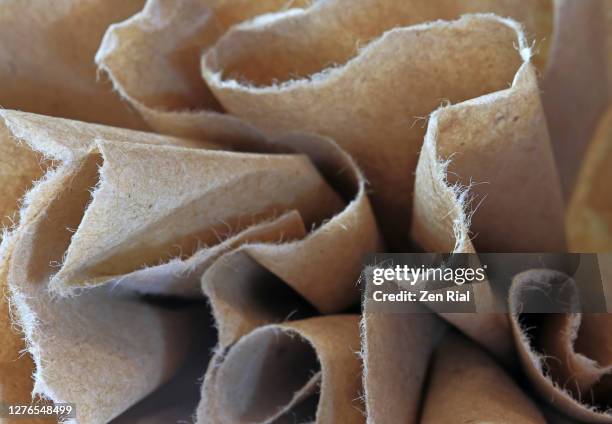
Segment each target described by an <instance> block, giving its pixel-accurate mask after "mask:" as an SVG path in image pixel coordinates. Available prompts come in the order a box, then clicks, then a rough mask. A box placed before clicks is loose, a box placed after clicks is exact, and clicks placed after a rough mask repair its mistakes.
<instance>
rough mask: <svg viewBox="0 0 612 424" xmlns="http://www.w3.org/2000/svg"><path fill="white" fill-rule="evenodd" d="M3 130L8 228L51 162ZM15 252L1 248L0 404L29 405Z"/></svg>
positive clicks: (2, 186)
mask: <svg viewBox="0 0 612 424" xmlns="http://www.w3.org/2000/svg"><path fill="white" fill-rule="evenodd" d="M0 131H1V135H0V226H1V227H2V228H3V230H4V229H6V230H8V229H10V228H12V227H13V226H15V225H16V224H17V222H18V210H19V201H20V199H21V198H22V197H23V195H24V194H25V192H26V191H27V190H28V189H29V188H30V187H31V185H32V181H33V180H37V179H39V178H40V177H41V176H42V175H43V174H44V173H45V169H46V168H47V167H48V163H46V162H44V161H43V160H42V157H41V156H40V155H38V154H36V153H35V152H33V151H32V150H30V149H29V148H28V147H27V146H26V145H25V144H17V143H15V142H14V140H12V139H11V138H10V137H9V136H8V134H7V130H6V129H5V128H4V127H2V129H1V130H0ZM3 236H4V234H3ZM0 240H1V239H0ZM11 251H12V243H11V244H10V246H9V243H7V245H6V246H5V247H3V248H2V249H1V250H0V403H12V404H27V403H29V402H30V400H31V399H32V388H33V387H32V386H33V380H32V373H33V369H34V364H33V362H32V359H31V358H30V356H29V355H27V354H22V352H23V350H24V349H25V345H24V343H23V340H22V337H23V336H22V334H21V333H20V332H19V329H18V328H17V327H16V325H15V324H14V323H13V321H12V316H11V313H10V309H9V299H8V297H9V292H8V287H7V275H6V274H7V272H8V258H9V257H10V253H11ZM18 421H21V420H9V419H3V421H2V422H3V423H4V422H6V424H13V423H14V422H18ZM32 422H33V423H38V422H48V420H40V421H35V420H32Z"/></svg>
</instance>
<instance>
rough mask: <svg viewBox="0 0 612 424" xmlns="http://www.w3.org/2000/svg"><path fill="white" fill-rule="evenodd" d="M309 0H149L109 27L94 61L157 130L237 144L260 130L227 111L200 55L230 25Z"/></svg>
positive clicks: (122, 95) (122, 96) (293, 6)
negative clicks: (209, 83) (212, 88)
mask: <svg viewBox="0 0 612 424" xmlns="http://www.w3.org/2000/svg"><path fill="white" fill-rule="evenodd" d="M308 3H309V2H308V1H307V0H305V1H300V0H298V1H293V0H292V1H289V2H288V1H287V0H258V1H249V0H230V1H224V0H184V1H180V2H176V1H171V0H149V1H147V2H146V4H145V6H144V8H143V9H142V11H139V13H137V14H135V15H134V16H131V17H130V18H129V19H126V20H125V21H123V22H120V23H117V24H115V25H112V26H111V27H109V28H108V31H107V32H106V34H105V36H104V39H103V41H102V44H101V45H100V48H99V50H98V52H97V54H96V63H97V65H98V67H99V69H101V70H102V71H104V72H105V73H106V74H108V76H109V77H110V79H111V80H112V82H113V85H114V88H115V89H116V90H117V91H118V92H119V94H120V96H121V98H123V99H125V100H126V101H127V102H129V104H131V105H132V106H134V108H135V109H136V110H137V111H138V113H140V115H141V116H142V117H143V118H144V120H145V121H146V122H147V124H148V125H149V126H150V127H151V128H152V129H154V130H155V131H158V132H161V133H166V134H173V135H180V136H187V137H197V138H204V139H209V140H215V141H226V142H231V141H235V140H236V139H237V138H239V137H241V136H243V135H245V134H251V133H255V132H256V130H255V129H254V128H252V127H251V126H249V125H247V124H246V123H243V122H240V121H239V120H238V119H236V118H235V117H234V116H231V115H227V114H224V113H223V111H222V108H221V106H220V104H219V102H218V101H217V99H215V97H214V96H213V95H212V93H211V92H210V90H209V88H208V86H207V85H206V83H205V82H204V80H203V79H202V77H201V75H200V65H199V57H200V54H201V52H202V51H203V50H205V49H207V48H209V47H210V46H211V45H212V44H213V43H214V42H215V41H216V40H217V39H218V38H219V37H220V36H221V35H222V34H223V33H224V32H225V31H226V30H227V29H228V28H229V27H230V26H231V25H233V24H236V23H238V22H241V21H243V20H246V19H249V18H252V17H254V16H256V15H259V14H263V13H266V12H272V11H276V10H279V9H284V8H288V7H292V8H295V7H300V5H305V4H308Z"/></svg>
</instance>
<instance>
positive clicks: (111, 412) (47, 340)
mask: <svg viewBox="0 0 612 424" xmlns="http://www.w3.org/2000/svg"><path fill="white" fill-rule="evenodd" d="M1 115H2V118H3V121H2V129H1V132H0V134H1V137H0V146H2V150H3V152H5V153H7V154H10V156H9V155H7V156H3V158H6V159H7V160H5V161H2V163H1V164H0V165H1V166H0V170H1V172H0V178H2V187H3V190H4V192H5V193H6V196H4V197H3V202H2V213H3V214H7V215H11V216H14V215H15V214H14V213H13V212H14V211H15V210H16V209H17V204H16V203H17V202H16V199H17V198H18V197H20V196H22V195H23V193H24V192H25V191H26V190H27V189H29V185H31V184H32V181H33V180H36V179H39V178H40V176H41V175H43V174H44V173H45V171H49V172H48V173H47V175H46V176H45V178H44V180H43V181H42V182H41V183H40V184H38V185H36V188H35V189H34V190H33V191H31V192H30V193H29V194H28V195H27V197H26V198H25V201H24V206H23V208H22V210H21V216H20V218H19V220H17V218H15V219H14V220H15V222H17V221H18V223H19V227H17V229H16V230H14V232H13V233H12V234H11V235H10V236H7V237H6V238H5V239H4V240H3V243H2V255H1V256H2V266H1V269H2V271H1V276H0V277H1V281H0V285H1V286H2V287H3V292H4V291H5V289H4V288H5V287H7V280H8V287H9V288H10V292H11V293H10V294H11V300H12V305H13V318H15V319H17V321H18V322H9V321H8V320H7V319H2V330H1V334H2V346H3V349H2V362H3V367H2V369H3V371H2V372H3V374H2V387H1V390H0V391H1V392H2V398H3V400H6V401H11V402H20V403H28V401H29V398H30V393H31V392H32V383H33V381H32V373H33V371H32V365H31V357H30V355H27V354H25V355H24V354H22V352H20V350H22V349H23V347H22V346H21V337H23V336H22V335H20V334H19V335H18V334H16V333H15V332H14V331H16V330H17V328H19V327H18V325H17V324H21V327H22V328H23V330H24V332H25V336H26V340H27V341H28V352H29V353H30V354H31V355H32V356H33V358H34V360H35V362H36V363H37V366H36V369H35V374H34V383H35V386H34V391H35V393H37V394H41V395H43V396H44V397H47V398H51V399H52V400H56V401H69V402H79V404H80V405H81V406H82V408H80V412H79V418H80V419H81V420H82V421H83V422H92V421H94V422H96V421H106V420H108V419H110V418H112V417H113V416H115V415H116V414H118V413H120V412H121V411H122V410H124V409H125V408H127V407H129V406H130V405H131V403H133V402H136V401H137V400H138V399H139V398H141V397H143V396H144V395H146V394H147V393H148V392H149V391H151V390H153V389H154V388H155V387H156V386H157V385H158V384H160V383H161V382H163V381H164V380H165V379H166V378H167V377H168V376H169V375H170V374H171V373H172V371H173V369H174V368H175V367H176V366H177V364H178V363H179V361H180V358H181V357H182V355H183V351H184V350H185V349H187V347H188V345H187V344H185V343H186V342H188V341H186V340H183V341H180V336H181V334H183V333H184V330H183V328H185V327H187V326H188V325H187V324H186V322H187V321H188V320H189V317H188V316H186V315H185V316H181V315H182V314H177V313H170V312H164V311H161V310H158V309H157V308H154V307H150V306H146V305H144V304H139V303H136V302H134V301H131V300H128V299H123V300H122V299H113V298H111V297H110V296H109V295H108V294H107V293H105V292H103V291H101V292H100V293H94V294H92V293H88V294H85V295H83V296H78V297H77V298H75V299H68V300H58V299H55V298H52V297H51V296H50V295H49V293H48V291H47V281H48V279H49V276H50V274H51V273H52V272H55V271H56V269H55V268H54V266H53V265H54V264H57V263H59V261H60V260H61V258H62V254H63V252H64V251H65V248H66V246H67V245H68V240H69V238H70V233H69V232H68V230H67V229H66V227H74V225H75V221H76V223H78V220H79V219H80V216H81V214H82V207H83V206H84V205H85V204H86V203H87V201H88V199H89V197H90V194H89V190H90V189H91V188H92V187H91V185H89V183H90V182H91V181H92V180H94V181H95V176H96V174H97V162H96V160H95V157H93V159H94V160H92V157H91V156H87V152H88V151H89V150H90V149H91V146H93V145H94V143H95V139H96V138H98V137H101V138H110V139H114V140H122V141H124V142H138V143H153V144H155V143H158V144H159V143H165V144H178V145H196V144H197V145H201V143H193V142H190V141H188V140H179V139H173V138H168V137H159V136H156V135H153V134H144V133H138V132H134V131H129V130H120V129H116V128H111V127H103V126H99V125H90V124H84V123H79V122H75V121H67V120H63V119H57V118H49V117H44V116H39V115H32V114H27V113H20V112H11V111H2V112H1ZM46 159H48V160H46ZM51 165H53V168H51ZM75 206H76V207H75ZM11 209H12V210H11ZM16 252H17V253H16ZM3 299H4V298H3ZM111 310H112V313H111ZM7 314H8V312H7ZM6 318H8V316H7V317H6ZM152 322H155V323H157V324H156V325H154V326H152V327H149V326H150V324H151V323H152ZM131 333H133V334H131ZM132 337H133V338H132ZM75 346H79V349H75ZM117 360H119V361H121V363H120V364H114V363H113V361H117ZM4 363H6V364H10V365H8V366H7V367H4ZM114 365H116V366H114ZM96 367H97V369H96ZM108 367H110V369H112V370H113V372H114V373H108ZM5 372H8V374H6V375H5ZM142 372H144V373H145V374H142ZM147 373H150V375H149V376H147V375H146V374H147ZM126 376H128V377H126ZM5 377H8V378H6V379H5ZM88 378H92V379H93V380H92V381H96V384H90V383H89V380H87V379H88ZM126 378H128V380H130V383H129V384H123V383H124V380H125V379H126ZM118 386H120V387H119V389H118V388H117V387H118ZM108 391H110V392H111V394H110V396H109V397H108V399H106V400H105V402H104V403H100V402H99V398H100V396H101V395H100V394H101V393H104V396H106V392H108ZM26 396H27V397H26Z"/></svg>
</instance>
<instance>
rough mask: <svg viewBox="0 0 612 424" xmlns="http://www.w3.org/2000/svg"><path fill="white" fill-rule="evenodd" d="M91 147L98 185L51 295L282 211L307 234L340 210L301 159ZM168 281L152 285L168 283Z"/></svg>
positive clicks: (184, 252)
mask: <svg viewBox="0 0 612 424" xmlns="http://www.w3.org/2000/svg"><path fill="white" fill-rule="evenodd" d="M98 146H99V151H100V155H101V157H102V160H103V161H104V162H103V165H102V168H101V169H100V180H99V182H97V183H95V182H94V184H92V186H97V188H96V190H95V191H94V192H93V194H92V197H93V199H92V201H91V203H90V204H89V206H88V208H87V210H86V211H85V214H84V216H83V220H82V221H81V223H80V224H79V225H78V228H77V229H76V232H75V233H74V235H73V236H72V240H71V244H70V247H69V249H68V251H67V252H66V257H65V259H64V262H63V264H62V268H61V269H60V270H59V272H58V273H57V274H56V275H55V277H54V279H53V281H52V285H53V287H54V288H57V289H58V290H61V287H63V286H68V285H95V284H99V283H102V282H106V281H108V280H110V279H114V280H116V279H118V278H124V277H122V276H123V275H125V274H129V273H131V272H133V271H136V270H138V269H141V268H144V267H151V266H154V265H158V264H159V262H160V260H162V261H163V259H164V257H166V258H168V260H169V259H170V258H171V256H172V255H173V253H174V255H177V256H178V258H179V259H181V258H188V257H190V256H191V255H192V252H195V251H196V250H198V249H199V248H200V246H204V247H205V246H210V245H214V244H216V243H217V242H218V241H219V239H220V238H221V237H222V236H223V233H224V232H225V233H228V234H230V235H233V234H235V233H237V232H239V231H241V230H243V229H245V228H247V227H249V226H251V225H253V224H255V223H257V222H258V221H263V220H269V219H272V218H275V217H277V216H278V215H280V214H283V213H284V212H286V211H288V210H291V209H296V210H298V211H299V212H300V215H301V216H302V218H303V220H304V222H305V224H306V225H307V226H308V227H310V226H312V225H315V224H318V223H320V222H321V221H322V220H323V219H325V218H327V217H328V216H332V215H333V214H334V213H335V212H336V211H339V210H341V209H342V201H341V199H340V198H339V197H338V195H337V194H336V193H335V192H334V191H333V190H331V189H330V188H329V186H328V185H327V184H326V183H325V181H324V180H323V178H322V177H321V176H320V175H319V173H318V172H317V171H316V169H315V168H314V167H313V166H312V164H311V163H310V161H309V160H308V158H307V157H305V156H301V155H261V154H250V153H249V154H243V153H232V152H217V151H211V150H203V149H200V150H194V149H185V148H178V147H161V146H159V147H158V146H155V147H152V146H145V145H137V144H129V145H126V144H124V143H116V142H106V141H104V142H102V141H100V142H99V143H98ZM145 164H146V165H145ZM279 240H282V234H281V235H279ZM195 268H196V269H195V271H197V266H196V267H195ZM168 274H169V275H168V276H165V277H164V276H160V277H157V278H168V279H171V278H172V273H168ZM185 274H188V272H186V273H185ZM179 275H180V274H179ZM147 277H148V279H151V278H155V276H154V275H152V274H151V273H149V275H148V276H147ZM174 278H177V277H176V276H175V277H174ZM198 278H199V275H197V277H196V278H195V280H194V281H196V282H197V281H198ZM143 283H144V284H146V278H145V279H143ZM195 287H197V283H195Z"/></svg>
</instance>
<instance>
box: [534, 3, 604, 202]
mask: <svg viewBox="0 0 612 424" xmlns="http://www.w3.org/2000/svg"><path fill="white" fill-rule="evenodd" d="M611 58H612V4H610V2H609V1H607V0H584V1H572V0H556V1H555V23H554V33H553V37H552V41H551V47H550V58H549V61H548V66H547V68H546V70H545V72H544V73H543V78H542V102H543V105H544V110H545V111H546V118H547V124H548V128H549V131H550V135H551V139H552V140H553V141H554V144H553V148H554V150H555V159H556V160H557V163H558V166H559V170H560V177H561V181H562V184H563V189H564V194H565V195H566V198H568V199H569V197H570V195H571V194H572V191H573V189H574V184H575V183H576V177H577V175H578V172H579V170H580V167H581V163H582V160H583V158H584V155H585V152H586V149H587V146H588V143H589V141H590V140H591V138H592V137H593V134H594V131H595V126H596V125H597V121H598V120H599V119H600V117H601V115H602V114H603V113H604V112H605V110H606V107H608V106H609V105H610V103H611V102H612V59H611Z"/></svg>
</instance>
